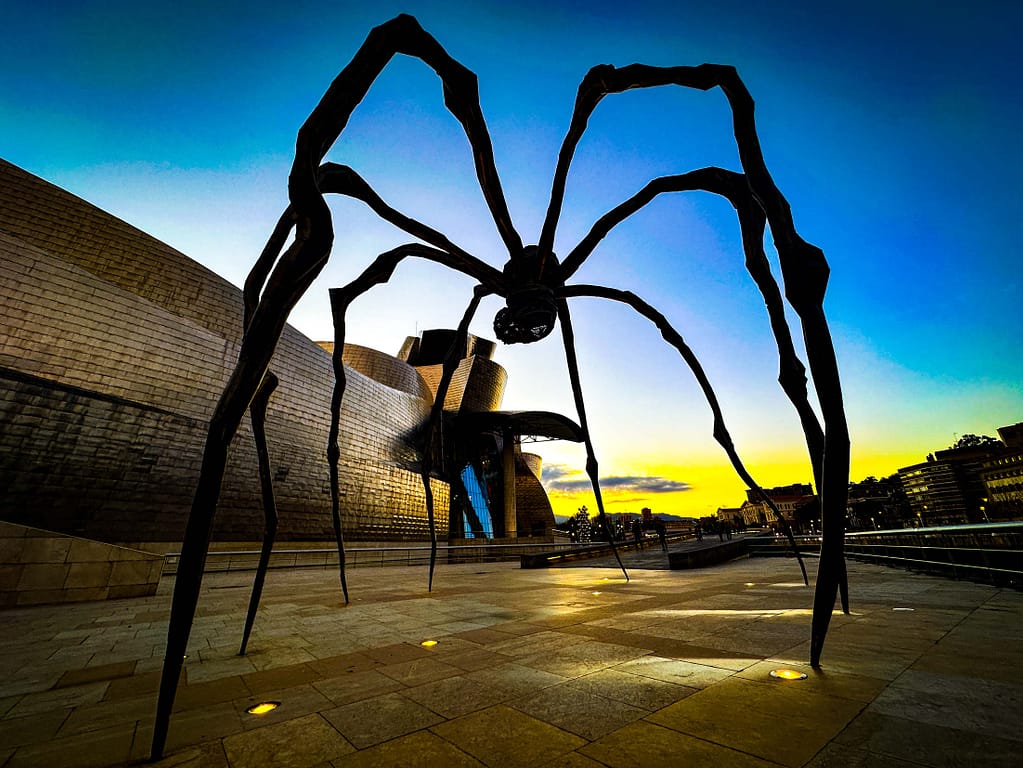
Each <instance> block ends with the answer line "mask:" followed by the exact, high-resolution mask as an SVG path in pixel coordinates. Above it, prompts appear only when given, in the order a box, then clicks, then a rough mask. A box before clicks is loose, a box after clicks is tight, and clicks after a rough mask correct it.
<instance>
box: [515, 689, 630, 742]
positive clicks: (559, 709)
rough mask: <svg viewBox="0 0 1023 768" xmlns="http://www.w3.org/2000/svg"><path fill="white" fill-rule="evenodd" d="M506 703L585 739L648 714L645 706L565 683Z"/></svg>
mask: <svg viewBox="0 0 1023 768" xmlns="http://www.w3.org/2000/svg"><path fill="white" fill-rule="evenodd" d="M508 705H509V706H511V707H514V708H515V709H517V710H519V711H520V712H524V713H525V714H527V715H530V716H532V717H535V718H537V719H538V720H542V721H543V722H545V723H550V724H551V725H556V726H557V727H559V728H561V729H563V730H566V731H568V732H569V733H574V734H577V735H579V736H582V737H583V738H584V739H586V740H587V741H593V740H595V739H599V738H600V737H601V736H606V735H607V734H609V733H611V731H615V730H617V729H619V728H621V727H622V726H624V725H627V724H629V723H631V722H634V721H636V720H639V719H640V718H642V717H644V716H645V715H647V714H649V712H648V711H647V710H645V709H640V708H639V707H634V706H631V705H629V704H623V703H622V702H620V701H615V700H614V699H608V698H605V697H603V696H597V695H595V694H592V693H587V692H585V691H581V690H579V689H576V688H571V687H569V686H568V685H554V686H551V687H550V688H545V689H543V690H542V691H540V692H539V693H538V694H536V695H534V696H529V697H525V698H521V699H515V700H514V701H510V702H508Z"/></svg>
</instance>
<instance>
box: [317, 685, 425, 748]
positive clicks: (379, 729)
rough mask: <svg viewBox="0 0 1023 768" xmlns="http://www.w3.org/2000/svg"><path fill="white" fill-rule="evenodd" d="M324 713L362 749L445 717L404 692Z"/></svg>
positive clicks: (419, 728) (347, 705)
mask: <svg viewBox="0 0 1023 768" xmlns="http://www.w3.org/2000/svg"><path fill="white" fill-rule="evenodd" d="M322 715H323V717H325V718H326V719H327V720H328V721H329V722H330V723H331V724H332V725H333V726H334V727H335V728H336V729H337V730H338V731H339V732H340V733H341V734H342V735H344V737H345V738H346V739H348V741H350V742H351V743H352V744H354V745H355V746H356V747H357V748H358V749H364V748H365V747H371V746H373V745H374V744H379V743H380V742H383V741H389V740H391V739H393V738H396V737H398V736H404V735H406V734H409V733H412V732H414V731H419V730H422V729H423V728H429V727H430V726H431V725H435V724H437V723H440V722H442V721H443V720H444V718H443V717H441V716H440V715H438V714H437V713H435V712H433V711H431V710H429V709H427V708H426V707H424V706H422V705H421V704H418V703H416V702H414V701H412V700H411V699H408V698H406V697H404V696H402V695H401V694H400V693H385V694H383V695H382V696H375V697H374V698H372V699H364V700H362V701H359V702H356V703H354V704H346V705H345V706H343V707H337V708H335V709H329V710H327V711H325V712H323V713H322Z"/></svg>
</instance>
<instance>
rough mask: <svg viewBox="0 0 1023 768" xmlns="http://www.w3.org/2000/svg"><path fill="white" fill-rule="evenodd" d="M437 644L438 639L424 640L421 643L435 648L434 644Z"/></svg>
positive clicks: (426, 646)
mask: <svg viewBox="0 0 1023 768" xmlns="http://www.w3.org/2000/svg"><path fill="white" fill-rule="evenodd" d="M436 644H437V641H436V640H424V641H423V642H421V643H420V645H421V646H423V647H424V648H433V646H435V645H436Z"/></svg>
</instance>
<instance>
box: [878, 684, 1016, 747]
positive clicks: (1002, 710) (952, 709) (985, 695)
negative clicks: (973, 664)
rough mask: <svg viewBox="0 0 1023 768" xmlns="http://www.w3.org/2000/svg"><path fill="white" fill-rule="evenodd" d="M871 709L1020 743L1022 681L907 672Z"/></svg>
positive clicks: (889, 687) (882, 694) (879, 697)
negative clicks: (1004, 681)
mask: <svg viewBox="0 0 1023 768" xmlns="http://www.w3.org/2000/svg"><path fill="white" fill-rule="evenodd" d="M869 711H870V712H873V713H876V714H881V715H891V716H894V717H904V718H908V719H911V720H915V721H917V722H921V723H928V724H930V725H940V726H946V727H950V728H956V729H958V730H962V731H969V732H972V733H979V734H984V735H987V736H1004V737H1007V738H1010V739H1016V740H1019V741H1020V742H1023V731H1021V730H1020V727H1019V725H1020V714H1021V713H1023V685H1018V684H1015V683H1002V682H998V681H995V680H984V679H978V678H971V677H966V676H961V675H955V676H950V675H939V674H935V673H932V672H917V671H913V670H909V671H907V672H906V673H905V674H903V675H901V676H900V677H899V678H898V679H897V680H895V681H894V682H893V683H892V684H891V685H890V686H888V688H886V689H885V691H884V692H883V693H881V694H880V695H879V696H878V697H877V698H876V699H875V700H874V701H873V703H871V704H870V708H869ZM1020 751H1021V752H1023V744H1021V745H1020Z"/></svg>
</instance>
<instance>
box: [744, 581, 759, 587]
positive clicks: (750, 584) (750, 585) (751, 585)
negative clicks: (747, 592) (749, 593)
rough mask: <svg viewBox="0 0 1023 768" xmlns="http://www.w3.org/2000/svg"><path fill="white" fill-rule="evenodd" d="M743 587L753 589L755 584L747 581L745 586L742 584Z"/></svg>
mask: <svg viewBox="0 0 1023 768" xmlns="http://www.w3.org/2000/svg"><path fill="white" fill-rule="evenodd" d="M743 586H744V587H755V586H756V584H754V583H753V582H752V581H747V582H746V583H745V584H743Z"/></svg>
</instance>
